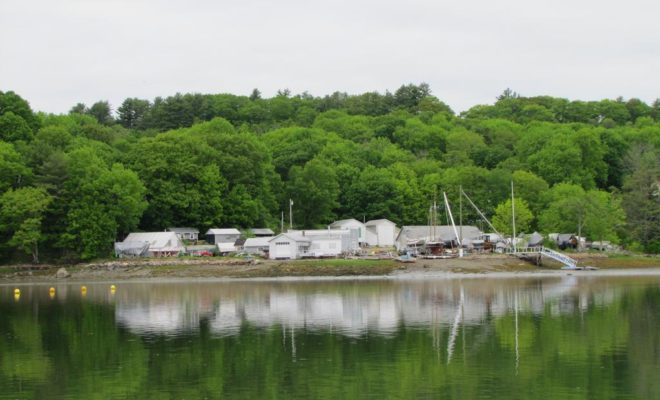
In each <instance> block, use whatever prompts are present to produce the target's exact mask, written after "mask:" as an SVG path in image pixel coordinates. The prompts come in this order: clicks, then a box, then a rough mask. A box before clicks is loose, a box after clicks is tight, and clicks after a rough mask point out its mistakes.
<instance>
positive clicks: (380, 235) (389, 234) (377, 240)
mask: <svg viewBox="0 0 660 400" xmlns="http://www.w3.org/2000/svg"><path fill="white" fill-rule="evenodd" d="M365 226H366V230H367V232H366V240H367V244H368V245H369V246H379V247H387V246H394V241H395V240H396V224H395V223H394V222H392V221H390V220H389V219H373V220H371V221H367V223H366V224H365Z"/></svg>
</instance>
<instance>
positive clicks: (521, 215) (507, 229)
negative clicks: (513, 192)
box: [493, 199, 534, 235]
mask: <svg viewBox="0 0 660 400" xmlns="http://www.w3.org/2000/svg"><path fill="white" fill-rule="evenodd" d="M511 204H512V201H511V199H509V200H507V201H505V202H504V203H500V204H498V205H497V208H495V215H494V216H493V226H494V227H495V229H497V230H498V231H499V232H500V233H502V234H504V235H511V234H513V218H512V216H513V209H512V207H511ZM513 204H514V206H515V209H516V210H515V212H516V234H518V233H523V232H529V229H530V227H531V226H532V220H533V219H534V215H533V214H532V211H531V210H530V209H529V206H528V205H527V202H526V201H525V200H523V199H515V202H513Z"/></svg>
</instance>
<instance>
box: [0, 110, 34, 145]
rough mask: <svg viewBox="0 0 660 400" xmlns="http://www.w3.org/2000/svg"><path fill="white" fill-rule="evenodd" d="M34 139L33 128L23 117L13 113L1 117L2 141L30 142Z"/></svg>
mask: <svg viewBox="0 0 660 400" xmlns="http://www.w3.org/2000/svg"><path fill="white" fill-rule="evenodd" d="M32 137H33V134H32V128H30V125H28V123H27V122H25V120H24V119H23V118H22V117H20V116H18V115H16V114H14V113H13V112H11V111H7V112H6V113H4V114H2V115H0V140H4V141H6V142H16V141H18V140H23V141H30V140H31V139H32Z"/></svg>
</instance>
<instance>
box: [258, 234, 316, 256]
mask: <svg viewBox="0 0 660 400" xmlns="http://www.w3.org/2000/svg"><path fill="white" fill-rule="evenodd" d="M311 242H312V241H311V240H310V238H308V237H304V236H302V235H299V234H294V233H288V232H287V233H280V234H279V235H277V236H275V237H273V238H271V239H270V240H269V241H268V257H269V258H270V259H272V260H277V259H290V260H295V259H298V258H302V257H303V256H305V255H306V254H307V253H308V252H309V248H310V245H311Z"/></svg>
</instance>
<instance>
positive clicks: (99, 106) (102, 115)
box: [87, 101, 115, 125]
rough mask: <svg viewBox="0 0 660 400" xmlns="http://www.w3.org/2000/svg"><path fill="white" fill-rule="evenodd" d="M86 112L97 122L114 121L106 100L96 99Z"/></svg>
mask: <svg viewBox="0 0 660 400" xmlns="http://www.w3.org/2000/svg"><path fill="white" fill-rule="evenodd" d="M87 114H89V115H91V116H92V117H94V118H96V120H97V121H98V122H99V124H103V125H112V124H113V123H114V122H115V119H114V118H113V117H112V108H111V107H110V103H108V102H107V101H97V102H96V103H94V104H92V106H91V107H89V110H88V111H87Z"/></svg>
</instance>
